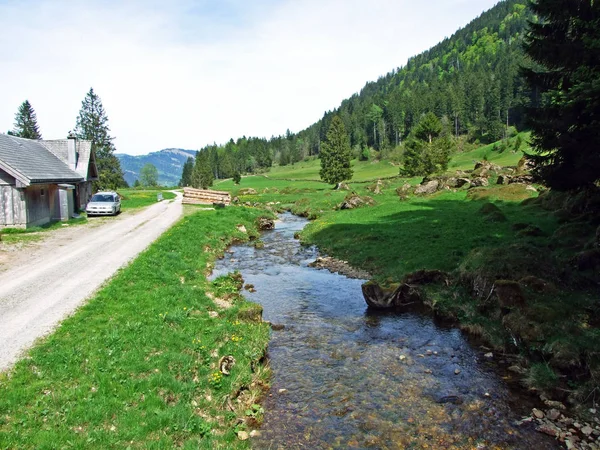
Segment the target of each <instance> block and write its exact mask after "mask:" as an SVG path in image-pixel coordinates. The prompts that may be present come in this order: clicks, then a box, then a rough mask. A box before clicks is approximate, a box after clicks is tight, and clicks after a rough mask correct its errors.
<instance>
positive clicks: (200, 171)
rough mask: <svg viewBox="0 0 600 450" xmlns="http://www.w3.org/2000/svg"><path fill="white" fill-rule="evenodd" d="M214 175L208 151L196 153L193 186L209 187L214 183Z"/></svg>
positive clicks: (199, 187)
mask: <svg viewBox="0 0 600 450" xmlns="http://www.w3.org/2000/svg"><path fill="white" fill-rule="evenodd" d="M213 181H214V177H213V173H212V169H211V167H210V158H209V154H208V152H207V151H199V152H198V153H196V163H195V164H194V170H193V171H192V186H193V187H195V188H198V189H208V188H209V187H211V186H212V185H213Z"/></svg>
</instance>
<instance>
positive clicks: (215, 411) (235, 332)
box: [0, 207, 270, 449]
mask: <svg viewBox="0 0 600 450" xmlns="http://www.w3.org/2000/svg"><path fill="white" fill-rule="evenodd" d="M260 215H265V212H264V211H261V210H259V209H254V208H235V207H232V208H226V209H223V210H217V211H202V212H198V213H197V214H191V215H187V216H185V217H184V218H183V219H182V220H181V221H180V222H179V223H178V224H176V225H175V226H174V227H173V228H171V229H170V230H169V231H167V232H166V233H165V234H164V235H163V236H162V237H161V238H159V239H158V240H157V241H156V242H155V243H154V244H152V245H151V246H150V248H149V249H148V250H146V251H145V252H143V253H142V254H141V255H140V256H139V257H138V258H137V259H136V260H135V261H134V262H132V263H131V264H130V265H129V266H128V267H126V268H124V269H122V270H121V271H119V272H118V274H117V275H116V276H115V277H114V278H113V279H112V280H111V281H110V282H109V283H108V284H107V285H106V286H105V287H104V288H102V289H101V290H100V291H99V292H98V293H97V294H96V295H95V296H94V297H93V298H92V299H90V300H89V301H88V303H87V304H86V305H85V306H83V307H81V308H80V309H79V310H78V311H77V312H76V313H75V314H74V315H73V316H71V317H69V318H68V319H66V320H65V321H63V322H62V324H61V325H60V326H59V327H58V329H57V330H56V331H55V332H54V333H53V334H51V335H50V336H48V337H47V338H45V339H43V340H41V341H39V342H38V343H37V345H35V346H34V348H33V349H32V350H30V351H29V353H28V356H27V357H25V358H24V359H22V360H20V361H19V362H18V363H17V364H16V365H15V367H14V368H13V370H12V371H11V372H9V373H4V374H0V448H19V449H21V448H23V449H28V448H31V449H33V448H36V449H50V448H90V447H103V448H156V449H159V448H160V449H162V448H175V447H180V448H206V449H212V448H223V449H230V448H232V449H235V448H247V447H248V446H249V444H248V442H247V441H240V440H238V438H237V432H238V431H239V430H241V429H244V428H245V427H247V426H252V423H249V424H248V416H247V415H246V414H245V411H246V410H247V409H248V408H250V409H252V408H254V409H258V407H257V406H254V405H256V404H257V403H258V402H259V400H258V399H259V398H260V395H261V394H262V393H263V390H264V389H265V386H266V383H267V380H268V376H269V370H268V367H266V366H264V365H263V364H262V358H263V356H264V352H265V351H266V345H267V343H268V339H269V333H270V331H269V327H268V325H267V324H265V323H262V322H261V321H260V319H259V315H260V311H261V310H260V307H258V306H257V305H254V304H251V303H249V302H246V301H245V300H244V299H243V297H242V296H241V295H239V293H238V292H237V288H239V284H240V279H239V277H238V276H235V275H231V276H228V277H221V278H220V279H218V280H215V282H210V281H208V280H207V279H206V273H207V272H208V271H209V269H210V267H211V264H212V261H214V259H215V258H216V257H218V256H220V255H222V253H223V251H224V249H225V248H226V246H227V245H228V244H229V243H230V242H231V240H232V239H234V238H235V239H237V240H247V239H248V238H249V237H250V236H257V235H258V231H257V229H256V225H255V221H256V219H257V217H258V216H260ZM239 224H244V225H245V227H246V228H247V229H248V234H244V233H241V232H239V231H238V230H237V229H236V225H239ZM211 292H212V294H211ZM207 293H208V294H207ZM214 296H222V297H224V300H226V301H227V302H228V303H230V304H231V308H229V309H220V308H218V307H217V306H216V305H215V303H214V302H213V301H212V300H211V298H213V297H214ZM249 311H250V312H251V313H249ZM226 355H231V356H233V357H234V358H235V360H236V364H235V365H234V366H233V367H232V368H231V370H230V371H231V374H230V375H229V376H226V375H223V374H222V373H221V372H220V371H219V368H218V367H217V365H218V362H219V359H220V358H221V357H223V356H226ZM255 416H256V415H254V416H253V417H252V420H254V421H256V420H257V417H255ZM258 419H260V417H258Z"/></svg>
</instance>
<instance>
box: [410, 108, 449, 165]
mask: <svg viewBox="0 0 600 450" xmlns="http://www.w3.org/2000/svg"><path fill="white" fill-rule="evenodd" d="M451 149H452V141H451V139H450V137H449V136H447V134H446V133H444V131H443V125H442V123H441V122H440V120H439V119H438V118H437V117H436V116H435V114H433V113H431V112H430V113H427V114H426V115H424V116H423V117H422V118H421V120H420V122H419V123H418V124H417V126H416V127H415V128H414V130H413V132H412V133H411V135H410V137H409V139H408V140H407V141H406V146H405V149H404V167H403V168H402V169H400V174H401V175H408V176H418V175H430V174H432V173H435V172H444V171H445V170H446V169H447V168H448V161H449V160H450V152H451Z"/></svg>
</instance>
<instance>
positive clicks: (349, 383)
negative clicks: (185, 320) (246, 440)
mask: <svg viewBox="0 0 600 450" xmlns="http://www.w3.org/2000/svg"><path fill="white" fill-rule="evenodd" d="M307 223H308V222H307V221H306V219H302V218H299V217H296V216H293V215H291V214H289V213H286V214H282V215H280V220H279V221H278V222H276V227H275V230H273V231H268V232H265V233H263V235H262V236H261V240H262V241H263V242H264V243H265V246H264V248H263V249H255V248H254V247H252V246H250V245H241V246H235V247H232V248H231V249H230V250H229V252H228V253H227V254H226V256H225V258H223V259H222V260H220V261H217V263H216V267H215V270H214V273H213V276H219V275H223V274H226V273H228V272H233V271H236V270H237V271H239V272H241V274H242V276H243V277H244V280H245V282H246V283H249V284H252V285H254V287H255V289H256V292H254V293H250V292H244V295H245V296H246V298H247V299H248V300H250V301H253V302H256V303H259V304H261V305H262V306H263V308H264V313H263V318H264V319H265V320H268V321H270V322H272V323H274V324H282V325H284V326H285V328H284V329H283V330H281V331H273V332H272V338H271V342H270V344H269V351H268V354H269V360H270V364H271V367H272V369H273V379H272V387H271V390H270V393H269V394H268V396H267V397H266V399H265V401H264V404H263V407H264V409H265V416H264V423H263V426H262V428H261V429H260V436H258V437H256V438H254V439H253V446H254V447H255V448H260V449H279V448H282V449H283V448H285V449H295V448H298V449H300V448H302V449H317V448H318V449H321V448H376V449H408V448H419V449H421V448H429V449H529V450H532V449H552V448H560V447H559V446H558V444H557V443H556V442H555V441H554V440H553V439H551V438H549V437H548V436H545V435H542V434H540V433H537V432H535V431H534V430H533V429H531V428H527V426H522V427H517V426H515V425H513V422H514V421H515V420H518V419H519V418H521V416H522V415H523V414H527V413H528V412H529V411H530V410H527V409H526V407H525V406H522V405H523V402H524V401H525V399H523V398H520V397H519V394H518V393H515V392H513V391H511V390H510V389H509V388H508V386H507V385H506V384H505V383H504V382H503V380H502V379H501V377H500V376H499V375H498V374H497V372H495V371H494V370H493V369H492V368H491V367H490V365H489V364H486V361H485V358H484V356H483V352H482V351H481V350H477V349H474V348H473V347H471V346H470V344H469V343H468V341H467V339H466V338H465V337H464V336H463V334H462V333H461V332H460V331H459V330H457V329H453V328H444V327H440V326H438V325H436V324H435V323H434V321H433V320H432V318H431V317H428V316H426V315H420V314H416V313H415V314H412V313H404V314H398V313H390V312H373V311H370V310H367V305H366V303H365V301H364V299H363V297H362V293H361V287H360V286H361V284H362V283H363V282H364V280H355V279H349V278H346V277H344V276H341V275H338V274H333V273H330V272H329V271H327V270H322V269H314V268H310V267H308V266H307V265H308V263H310V262H312V261H314V260H315V259H316V257H317V256H318V252H317V250H316V249H315V248H305V247H302V246H301V245H300V244H299V242H298V241H297V240H295V239H294V238H293V236H294V233H295V232H296V231H299V230H301V229H302V228H303V227H304V226H305V225H306V224H307ZM521 395H522V394H521Z"/></svg>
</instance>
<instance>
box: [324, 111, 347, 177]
mask: <svg viewBox="0 0 600 450" xmlns="http://www.w3.org/2000/svg"><path fill="white" fill-rule="evenodd" d="M320 158H321V171H320V172H319V174H320V175H321V179H322V180H323V181H325V182H327V183H329V184H336V183H340V182H342V181H344V180H349V179H350V178H352V168H351V167H350V159H351V158H352V152H351V149H350V140H349V139H348V134H347V133H346V127H344V122H342V119H340V117H339V116H334V117H333V119H332V120H331V125H330V126H329V131H327V139H326V140H325V142H323V145H322V148H321V154H320Z"/></svg>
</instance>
